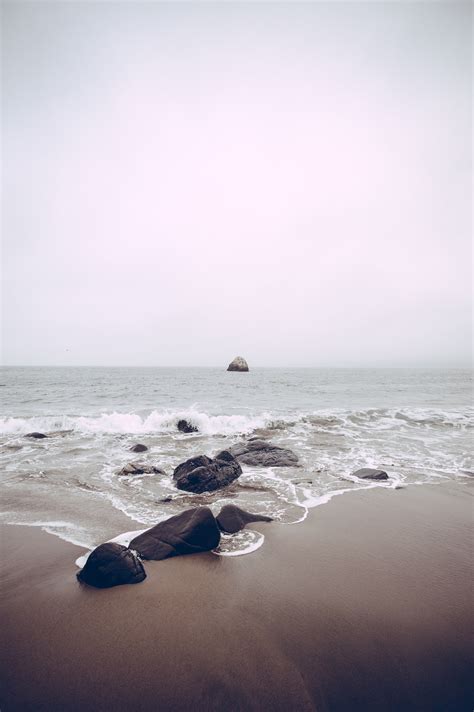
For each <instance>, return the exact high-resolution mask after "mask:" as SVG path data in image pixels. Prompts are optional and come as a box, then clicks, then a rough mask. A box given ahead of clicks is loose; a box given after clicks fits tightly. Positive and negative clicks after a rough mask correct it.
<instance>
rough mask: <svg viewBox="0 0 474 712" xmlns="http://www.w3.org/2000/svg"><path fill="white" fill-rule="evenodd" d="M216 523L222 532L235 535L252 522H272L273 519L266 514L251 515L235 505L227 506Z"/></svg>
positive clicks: (223, 508)
mask: <svg viewBox="0 0 474 712" xmlns="http://www.w3.org/2000/svg"><path fill="white" fill-rule="evenodd" d="M216 521H217V524H218V527H219V529H220V530H221V531H223V532H226V533H227V534H235V533H236V532H240V530H241V529H243V528H244V527H245V526H246V525H247V524H250V523H251V522H272V521H273V519H272V518H271V517H267V516H265V515H264V514H251V513H250V512H246V511H245V509H240V507H236V506H235V504H225V505H224V506H223V507H222V509H221V511H220V512H219V514H218V515H217V517H216Z"/></svg>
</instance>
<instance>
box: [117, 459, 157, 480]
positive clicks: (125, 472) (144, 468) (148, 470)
mask: <svg viewBox="0 0 474 712" xmlns="http://www.w3.org/2000/svg"><path fill="white" fill-rule="evenodd" d="M117 474H118V475H121V476H124V477H125V476H127V477H129V476H130V475H166V472H165V471H164V470H160V468H159V467H155V466H154V465H143V464H141V463H139V462H129V463H128V465H125V467H122V469H121V470H120V472H117Z"/></svg>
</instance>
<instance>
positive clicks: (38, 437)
mask: <svg viewBox="0 0 474 712" xmlns="http://www.w3.org/2000/svg"><path fill="white" fill-rule="evenodd" d="M47 437H48V436H47V435H45V434H44V433H28V434H27V435H25V438H35V439H36V440H42V439H43V438H47Z"/></svg>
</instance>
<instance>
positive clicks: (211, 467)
mask: <svg viewBox="0 0 474 712" xmlns="http://www.w3.org/2000/svg"><path fill="white" fill-rule="evenodd" d="M241 474H242V468H241V467H240V465H239V463H238V462H237V460H236V459H235V457H234V456H233V455H232V454H231V453H230V452H228V451H227V450H223V451H222V452H220V453H219V454H218V455H216V457H215V458H214V460H212V459H211V458H210V457H207V456H206V455H199V456H198V457H193V458H191V459H190V460H186V462H183V463H181V465H178V467H177V468H176V470H175V471H174V472H173V479H174V480H175V481H176V487H177V488H178V489H180V490H185V491H186V492H196V493H201V492H212V491H214V490H216V489H220V488H221V487H226V486H227V485H229V484H230V483H231V482H233V481H234V480H236V479H237V477H239V476H240V475H241Z"/></svg>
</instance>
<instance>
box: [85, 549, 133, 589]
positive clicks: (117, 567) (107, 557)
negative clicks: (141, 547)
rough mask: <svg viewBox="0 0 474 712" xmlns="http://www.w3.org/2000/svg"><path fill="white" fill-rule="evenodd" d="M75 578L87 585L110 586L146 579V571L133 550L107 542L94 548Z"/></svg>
mask: <svg viewBox="0 0 474 712" xmlns="http://www.w3.org/2000/svg"><path fill="white" fill-rule="evenodd" d="M77 578H78V579H79V581H82V582H83V583H87V584H88V585H89V586H95V587H96V588H110V587H111V586H120V585H121V584H124V583H140V581H143V580H144V579H146V573H145V569H144V568H143V564H142V562H141V561H140V559H139V558H138V557H137V556H136V555H135V554H134V553H133V551H130V549H127V547H125V546H122V545H121V544H116V543H115V542H109V543H108V544H101V545H100V546H98V547H97V549H94V551H93V552H92V553H91V554H90V556H89V558H88V559H87V561H86V563H85V566H84V568H83V569H81V570H80V571H79V573H78V574H77Z"/></svg>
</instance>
